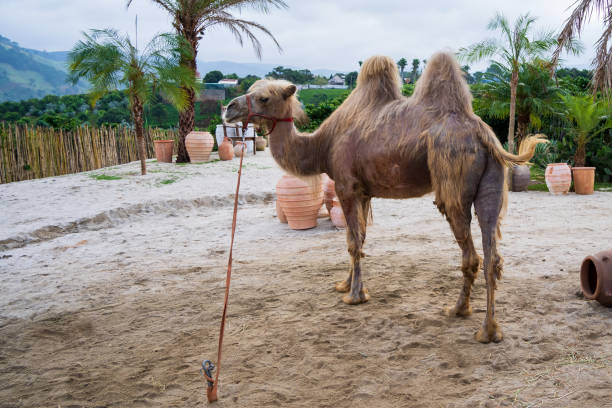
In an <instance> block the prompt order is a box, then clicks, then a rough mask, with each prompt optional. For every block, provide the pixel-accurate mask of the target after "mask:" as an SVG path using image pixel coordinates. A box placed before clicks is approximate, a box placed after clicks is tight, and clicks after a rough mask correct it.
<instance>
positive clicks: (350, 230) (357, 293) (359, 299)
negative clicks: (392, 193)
mask: <svg viewBox="0 0 612 408" xmlns="http://www.w3.org/2000/svg"><path fill="white" fill-rule="evenodd" d="M362 201H363V200H358V199H355V198H352V199H344V200H341V203H342V209H343V211H344V217H345V218H346V240H347V244H348V252H349V255H350V256H351V277H350V278H351V285H350V289H349V292H348V293H347V294H346V295H344V297H343V298H342V301H343V302H344V303H346V304H349V305H356V304H359V303H365V302H367V301H368V300H370V295H369V294H368V290H367V289H366V288H364V287H363V282H362V281H361V258H362V257H363V253H362V251H361V249H362V248H363V243H364V241H365V232H366V216H367V214H364V211H363V208H364V203H363V202H362ZM346 282H348V280H347V281H346Z"/></svg>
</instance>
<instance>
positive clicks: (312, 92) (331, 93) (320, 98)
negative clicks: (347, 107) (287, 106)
mask: <svg viewBox="0 0 612 408" xmlns="http://www.w3.org/2000/svg"><path fill="white" fill-rule="evenodd" d="M349 93H350V90H348V89H312V88H311V89H302V90H301V91H300V93H299V94H298V98H299V100H300V102H302V103H303V104H304V105H319V104H320V103H322V102H328V101H331V100H332V99H335V98H339V97H344V96H346V95H348V94H349Z"/></svg>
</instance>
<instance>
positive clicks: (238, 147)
mask: <svg viewBox="0 0 612 408" xmlns="http://www.w3.org/2000/svg"><path fill="white" fill-rule="evenodd" d="M243 144H244V142H236V145H235V146H234V155H236V157H241V156H242V154H243V152H242V145H243ZM246 151H247V149H246V146H245V147H244V153H246Z"/></svg>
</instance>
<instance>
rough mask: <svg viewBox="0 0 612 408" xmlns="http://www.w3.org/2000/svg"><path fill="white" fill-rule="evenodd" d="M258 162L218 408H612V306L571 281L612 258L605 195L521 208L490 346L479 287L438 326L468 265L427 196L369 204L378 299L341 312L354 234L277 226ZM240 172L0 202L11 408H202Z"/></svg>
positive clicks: (0, 394) (248, 185)
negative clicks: (594, 258)
mask: <svg viewBox="0 0 612 408" xmlns="http://www.w3.org/2000/svg"><path fill="white" fill-rule="evenodd" d="M245 163H246V167H245V170H244V178H243V185H242V191H241V197H240V202H241V206H240V210H239V219H238V230H237V237H236V249H235V256H234V259H235V261H234V275H233V281H232V290H231V297H230V308H229V319H228V330H227V332H226V333H227V334H226V340H225V348H224V360H223V368H222V372H221V388H220V390H219V396H220V401H219V402H218V403H217V405H216V406H218V407H263V406H283V407H327V406H329V407H332V406H333V407H366V406H367V407H498V406H516V407H580V408H586V407H597V408H600V407H612V309H606V308H604V307H602V306H600V305H599V304H597V303H595V302H587V301H585V300H584V299H583V298H582V297H581V295H580V286H579V279H578V269H579V266H580V263H581V261H582V259H583V258H584V257H585V256H586V255H588V254H592V253H594V252H598V251H600V250H603V249H607V248H611V247H612V218H611V216H610V213H611V209H612V193H604V192H596V193H595V194H594V195H592V196H576V195H574V194H570V195H567V196H562V197H558V196H552V195H550V194H548V193H541V192H529V193H511V194H510V198H509V209H508V216H507V217H506V220H505V222H504V227H503V232H504V239H503V241H502V244H501V246H500V252H501V254H502V255H503V256H504V257H505V274H504V279H503V280H502V281H501V282H500V285H499V290H498V292H497V313H498V319H499V322H500V324H501V325H502V328H503V330H504V335H505V338H504V341H503V342H502V343H499V344H488V345H482V344H479V343H477V342H476V341H475V340H474V339H473V334H474V333H475V332H476V330H477V329H478V327H479V325H480V323H481V321H482V319H483V317H484V311H485V296H484V295H485V288H484V280H483V279H482V275H481V274H480V275H479V278H478V280H477V283H476V286H475V290H474V294H473V307H474V314H473V315H472V316H471V317H469V318H466V319H457V318H448V317H446V316H445V315H444V313H443V311H444V308H445V307H446V306H450V305H452V304H454V302H455V299H456V296H457V295H458V293H459V289H460V287H461V283H462V279H461V273H460V271H459V268H458V266H459V264H460V261H461V260H460V251H459V248H458V247H457V244H456V243H455V242H454V239H453V237H452V234H451V232H450V230H449V228H448V225H447V223H446V221H444V219H443V218H442V217H441V216H440V215H439V214H438V213H437V212H436V210H435V207H434V206H433V204H432V200H433V197H432V196H426V197H423V198H420V199H412V200H405V201H397V200H374V202H373V209H374V225H372V226H371V227H370V228H369V229H368V239H367V241H366V246H365V251H366V253H367V255H368V256H367V257H366V258H365V260H364V268H365V283H366V286H367V287H368V289H369V291H370V294H371V295H372V299H371V301H370V302H369V303H367V304H364V305H359V306H347V305H345V304H343V303H342V301H341V295H340V294H338V293H335V292H334V290H333V283H334V282H335V281H337V280H341V279H343V278H345V275H346V273H347V271H348V255H347V253H346V247H345V234H344V232H343V231H338V230H336V229H335V228H334V227H333V226H332V224H331V222H330V221H329V220H328V219H321V220H320V221H319V226H318V227H317V228H315V229H311V230H307V231H292V230H290V229H289V228H288V227H287V225H286V224H280V223H279V222H278V221H277V219H276V217H275V212H274V186H275V184H276V181H277V180H278V179H279V178H280V176H281V174H282V172H281V170H280V169H279V168H278V167H277V166H276V164H275V163H274V162H273V160H272V159H271V158H270V156H269V155H268V154H267V152H266V153H265V154H261V153H259V154H258V155H257V156H249V157H248V158H247V159H246V160H245ZM237 165H238V162H237V161H233V162H214V163H206V164H197V165H195V164H193V165H186V166H176V165H174V164H165V163H150V164H149V171H150V174H149V175H147V176H145V177H141V176H138V164H137V163H131V164H128V165H123V166H117V167H114V168H110V169H101V170H97V171H93V172H89V173H82V174H76V175H70V176H63V177H56V178H47V179H42V180H33V181H25V182H20V183H12V184H7V185H0V202H1V203H2V204H1V210H0V278H1V282H2V285H1V287H0V406H1V407H62V408H65V407H81V406H85V407H103V406H104V407H106V406H108V407H170V406H172V407H179V406H180V407H194V406H205V405H206V403H205V385H204V382H203V380H202V377H201V376H200V374H199V368H200V364H201V362H202V360H203V359H206V358H210V359H216V350H217V335H218V325H219V319H220V313H221V307H222V301H223V291H224V282H225V267H226V263H227V250H228V245H229V233H230V227H231V213H232V208H231V204H232V197H233V190H234V188H235V180H236V170H237ZM102 174H104V175H115V176H120V177H122V178H121V179H119V180H99V179H96V178H94V176H95V175H102ZM472 229H473V233H474V236H475V240H476V242H477V247H478V248H480V233H479V230H478V227H477V224H476V223H474V225H473V228H472Z"/></svg>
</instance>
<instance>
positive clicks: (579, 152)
mask: <svg viewBox="0 0 612 408" xmlns="http://www.w3.org/2000/svg"><path fill="white" fill-rule="evenodd" d="M585 162H586V146H585V144H581V143H578V145H577V146H576V153H575V154H574V167H584V164H585Z"/></svg>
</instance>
